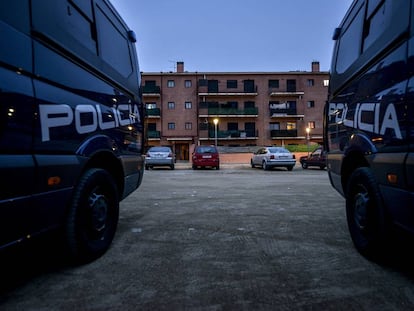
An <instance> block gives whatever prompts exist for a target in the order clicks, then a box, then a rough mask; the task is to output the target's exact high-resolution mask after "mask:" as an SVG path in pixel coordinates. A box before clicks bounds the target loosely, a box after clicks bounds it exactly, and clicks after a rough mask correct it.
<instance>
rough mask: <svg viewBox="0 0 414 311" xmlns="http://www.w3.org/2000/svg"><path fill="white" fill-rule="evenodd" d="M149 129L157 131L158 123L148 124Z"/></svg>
mask: <svg viewBox="0 0 414 311" xmlns="http://www.w3.org/2000/svg"><path fill="white" fill-rule="evenodd" d="M147 129H148V131H156V130H157V124H156V123H148V124H147Z"/></svg>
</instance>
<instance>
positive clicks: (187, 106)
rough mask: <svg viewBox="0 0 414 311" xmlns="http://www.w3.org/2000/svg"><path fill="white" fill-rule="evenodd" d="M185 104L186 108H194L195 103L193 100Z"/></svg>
mask: <svg viewBox="0 0 414 311" xmlns="http://www.w3.org/2000/svg"><path fill="white" fill-rule="evenodd" d="M184 106H185V109H191V108H193V104H192V103H191V102H185V104H184Z"/></svg>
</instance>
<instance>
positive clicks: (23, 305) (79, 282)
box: [0, 166, 414, 311]
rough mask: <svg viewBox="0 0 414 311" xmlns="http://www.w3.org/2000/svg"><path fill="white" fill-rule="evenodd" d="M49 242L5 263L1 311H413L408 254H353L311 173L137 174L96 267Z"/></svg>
mask: <svg viewBox="0 0 414 311" xmlns="http://www.w3.org/2000/svg"><path fill="white" fill-rule="evenodd" d="M51 240H52V241H53V238H51ZM52 241H44V242H43V241H42V242H38V243H34V244H33V245H30V246H27V247H24V248H23V249H21V250H19V251H18V252H16V254H15V253H12V255H9V256H7V257H8V258H9V260H8V262H7V263H6V264H3V265H2V269H1V273H2V277H1V285H2V286H1V292H0V309H1V310H42V311H43V310H71V311H74V310H412V309H413V308H414V284H413V280H414V276H413V275H414V274H413V271H414V269H413V268H412V267H411V266H412V262H413V260H412V258H410V257H409V252H408V253H407V252H406V248H403V247H400V248H398V249H396V250H395V253H394V254H393V256H391V257H392V258H393V259H392V260H390V261H387V262H384V263H381V264H378V263H374V262H371V261H368V260H366V259H365V258H363V257H361V256H360V255H359V254H358V253H357V252H356V251H355V249H354V248H353V245H352V243H351V240H350V238H349V234H348V231H347V227H346V222H345V212H344V200H343V198H342V197H340V195H339V194H337V193H336V192H335V191H334V190H333V189H332V188H331V186H330V184H329V180H328V176H327V173H326V171H320V170H317V169H315V170H313V169H309V170H302V169H301V168H300V167H299V166H297V167H296V168H295V169H294V170H293V171H292V172H288V171H286V170H277V169H275V170H273V171H263V170H261V169H251V168H248V167H230V166H229V167H222V169H221V170H218V171H216V170H197V171H192V170H190V169H176V170H174V171H170V170H168V169H159V170H150V171H146V172H145V177H144V182H143V184H142V187H141V188H140V189H139V190H137V191H136V192H135V193H133V194H132V195H131V196H129V197H128V198H127V199H126V200H124V201H123V202H122V204H121V218H120V223H119V228H118V232H117V235H116V237H115V240H114V242H113V245H112V247H111V249H110V250H109V251H108V252H107V253H106V254H105V255H104V256H103V257H102V258H100V259H98V260H97V261H95V262H93V263H90V264H87V265H84V266H79V267H71V266H68V265H66V264H65V260H64V258H61V257H60V256H59V247H58V246H53V247H51V246H50V244H51V242H52ZM17 255H18V258H17ZM10 258H11V259H10ZM407 258H410V259H409V260H408V259H407Z"/></svg>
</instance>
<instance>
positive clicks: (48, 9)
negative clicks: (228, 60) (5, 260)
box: [0, 0, 143, 262]
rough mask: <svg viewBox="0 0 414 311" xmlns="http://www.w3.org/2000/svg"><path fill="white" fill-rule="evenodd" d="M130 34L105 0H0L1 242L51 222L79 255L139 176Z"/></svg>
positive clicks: (91, 252)
mask: <svg viewBox="0 0 414 311" xmlns="http://www.w3.org/2000/svg"><path fill="white" fill-rule="evenodd" d="M135 41H136V39H135V35H134V33H133V31H131V30H130V29H129V28H128V27H127V25H126V24H125V23H124V21H123V20H122V19H121V17H120V16H119V15H118V13H117V12H116V10H115V9H114V7H113V6H112V5H111V4H110V2H109V1H108V0H89V1H86V0H54V1H49V0H32V1H29V0H19V1H12V0H4V1H1V2H0V42H1V48H0V249H4V248H6V247H8V246H12V245H15V244H16V243H19V242H22V241H24V240H27V239H30V238H32V237H34V236H36V235H39V234H41V233H44V232H48V231H50V230H53V229H57V228H60V230H58V232H61V233H62V236H63V237H64V242H65V245H66V249H67V250H68V253H69V254H70V255H71V256H72V259H73V260H75V261H79V262H85V261H90V260H93V259H96V258H97V257H99V256H101V255H102V254H103V253H104V252H105V251H106V250H107V249H108V247H109V246H110V244H111V241H112V239H113V237H114V234H115V231H116V227H117V223H118V214H119V202H120V201H121V200H122V199H123V198H125V197H126V196H127V195H129V194H130V193H131V192H133V191H134V190H135V189H137V188H138V187H139V185H140V183H141V181H142V175H143V158H142V156H141V153H142V146H143V123H142V120H143V108H142V102H141V97H140V91H139V85H140V75H139V69H138V61H137V55H136V51H135V44H134V42H135Z"/></svg>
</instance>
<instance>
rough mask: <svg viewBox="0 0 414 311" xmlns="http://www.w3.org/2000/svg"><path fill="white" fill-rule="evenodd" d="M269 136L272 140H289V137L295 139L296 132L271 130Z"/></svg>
mask: <svg viewBox="0 0 414 311" xmlns="http://www.w3.org/2000/svg"><path fill="white" fill-rule="evenodd" d="M270 136H271V137H272V138H288V137H289V138H290V137H297V136H298V130H271V131H270Z"/></svg>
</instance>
